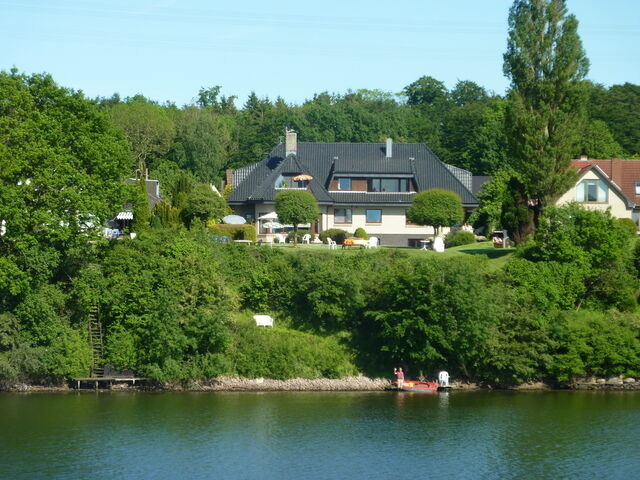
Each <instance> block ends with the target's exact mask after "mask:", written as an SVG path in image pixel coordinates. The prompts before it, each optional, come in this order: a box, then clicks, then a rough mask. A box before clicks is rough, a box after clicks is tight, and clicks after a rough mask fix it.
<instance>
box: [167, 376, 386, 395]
mask: <svg viewBox="0 0 640 480" xmlns="http://www.w3.org/2000/svg"><path fill="white" fill-rule="evenodd" d="M389 387H391V382H390V381H389V380H388V379H386V378H369V377H363V376H358V377H345V378H336V379H334V378H315V379H308V378H290V379H288V380H273V379H270V378H239V377H218V378H214V379H211V380H206V381H201V382H193V383H191V384H190V385H186V386H180V385H174V384H165V385H164V386H163V387H161V388H164V389H168V390H186V391H211V392H216V391H219V392H237V391H273V392H279V391H283V392H293V391H343V392H346V391H376V390H378V391H379V390H385V389H387V388H389Z"/></svg>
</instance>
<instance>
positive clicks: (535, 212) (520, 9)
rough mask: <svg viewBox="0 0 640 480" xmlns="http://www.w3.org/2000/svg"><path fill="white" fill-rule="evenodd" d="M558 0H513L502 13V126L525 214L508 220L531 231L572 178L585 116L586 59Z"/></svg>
mask: <svg viewBox="0 0 640 480" xmlns="http://www.w3.org/2000/svg"><path fill="white" fill-rule="evenodd" d="M577 30H578V20H577V19H576V18H575V16H573V15H568V14H567V8H566V5H565V0H516V1H515V2H514V4H513V6H512V7H511V10H510V12H509V38H508V42H507V51H506V53H505V54H504V67H503V69H504V73H505V75H506V76H507V77H508V78H509V79H510V80H511V91H510V93H509V103H508V106H507V111H506V118H505V120H506V131H507V137H508V141H509V147H510V152H511V161H512V164H513V167H514V168H515V170H516V171H517V172H518V173H519V174H520V179H521V181H522V183H521V187H520V189H521V190H522V191H519V192H513V193H514V195H513V196H514V198H526V199H527V205H526V206H527V207H528V211H529V214H528V216H527V218H526V220H524V221H522V220H521V221H520V222H518V224H517V225H512V226H511V228H512V230H513V231H514V232H515V233H517V236H518V237H520V238H524V237H526V235H527V234H529V233H532V232H533V231H534V230H535V227H536V226H537V223H538V217H539V215H540V213H541V212H542V210H543V209H544V207H545V206H546V205H549V204H551V203H553V202H554V201H555V200H556V199H557V198H558V197H559V196H560V195H561V194H562V193H564V192H565V191H566V190H567V189H568V188H570V187H571V185H572V184H573V182H574V181H575V172H573V171H572V169H571V168H570V160H571V156H572V152H573V150H574V149H575V145H576V143H577V141H578V140H579V132H580V129H581V126H582V124H583V122H584V116H585V105H586V89H585V88H584V85H583V82H582V81H583V79H584V78H585V76H586V74H587V72H588V69H589V61H588V59H587V58H586V56H585V52H584V49H583V48H582V42H581V40H580V37H579V36H578V31H577Z"/></svg>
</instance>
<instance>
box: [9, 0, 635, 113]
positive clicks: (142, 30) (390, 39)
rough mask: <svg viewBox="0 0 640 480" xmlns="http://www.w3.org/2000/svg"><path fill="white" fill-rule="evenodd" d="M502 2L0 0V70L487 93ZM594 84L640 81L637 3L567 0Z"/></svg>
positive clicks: (288, 91)
mask: <svg viewBox="0 0 640 480" xmlns="http://www.w3.org/2000/svg"><path fill="white" fill-rule="evenodd" d="M512 3H513V2H512V0H448V1H445V0H415V1H414V0H408V1H403V0H398V1H397V2H394V3H393V4H392V3H391V2H381V1H377V0H367V1H361V0H353V1H352V0H342V1H336V0H324V1H322V2H319V1H310V0H306V1H305V0H298V1H290V0H286V1H283V0H251V1H243V0H236V1H235V2H232V1H225V2H220V1H216V0H109V1H102V0H100V1H97V0H0V70H9V69H10V68H12V67H16V68H17V69H18V70H19V71H21V72H25V73H28V74H31V73H43V72H47V73H50V74H51V75H52V76H53V78H54V79H55V81H56V82H57V83H58V84H59V85H62V86H65V87H68V88H73V89H75V90H82V91H83V92H84V93H85V94H86V95H87V96H89V97H97V96H101V97H110V96H111V95H113V94H114V93H116V92H117V93H118V94H120V96H122V97H127V96H133V95H135V94H138V93H141V94H143V95H145V96H146V97H148V98H151V99H153V100H156V101H159V102H165V101H169V102H173V103H175V104H177V105H178V106H182V105H185V104H189V103H191V102H193V101H194V99H195V97H196V96H197V94H198V91H199V90H200V88H202V87H205V88H208V87H213V86H216V85H220V86H222V94H223V95H226V96H230V95H236V96H237V97H238V100H237V104H238V106H242V104H243V103H244V102H245V101H246V98H247V96H248V95H249V94H250V93H251V92H252V91H254V92H255V93H256V94H257V95H258V96H259V97H268V98H270V99H271V100H275V99H276V98H277V97H278V96H280V97H282V98H283V99H284V100H285V101H286V102H287V103H292V104H300V103H302V102H304V101H305V100H306V99H310V98H312V97H313V95H314V94H316V93H321V92H325V91H326V92H329V93H339V94H343V93H346V92H347V91H348V90H357V89H361V88H366V89H378V90H382V91H386V92H392V93H399V92H401V91H402V89H403V88H404V87H405V86H407V85H409V84H410V83H411V82H413V81H415V80H417V79H418V78H420V77H421V76H423V75H430V76H432V77H435V78H436V79H438V80H441V81H443V82H444V83H445V85H446V86H447V87H448V88H450V89H451V88H453V87H454V86H455V84H456V82H457V81H458V80H472V81H474V82H476V83H478V84H479V85H481V86H483V87H485V88H486V89H488V90H490V91H493V92H495V93H497V94H503V93H504V92H505V90H506V89H507V88H508V85H509V82H508V79H507V78H506V77H504V75H503V73H502V62H503V61H502V55H503V53H504V51H505V49H506V41H507V18H508V12H509V8H510V6H511V4H512ZM567 6H568V9H569V12H570V13H573V14H575V15H576V17H577V18H578V20H579V22H580V26H579V29H578V32H579V34H580V36H581V38H582V42H583V46H584V48H585V50H586V53H587V56H588V57H589V60H590V61H591V69H590V72H589V76H588V78H589V79H591V80H592V81H594V82H597V83H601V84H603V85H605V86H611V85H615V84H622V83H625V82H631V83H635V84H638V83H640V1H638V0H606V1H605V0H567Z"/></svg>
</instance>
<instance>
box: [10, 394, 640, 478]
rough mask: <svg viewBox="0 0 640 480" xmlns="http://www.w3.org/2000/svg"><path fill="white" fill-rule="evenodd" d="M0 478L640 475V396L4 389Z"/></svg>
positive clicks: (579, 476) (543, 476) (587, 476)
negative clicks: (36, 391)
mask: <svg viewBox="0 0 640 480" xmlns="http://www.w3.org/2000/svg"><path fill="white" fill-rule="evenodd" d="M0 478H2V479H26V478H29V479H32V478H64V479H68V478H78V479H80V478H82V479H84V478H92V479H107V478H108V479H115V478H141V479H182V478H194V479H200V478H216V479H226V478H229V479H349V480H355V479H385V480H389V479H405V478H406V479H409V478H411V479H413V478H429V479H431V478H435V479H440V478H442V479H445V478H446V479H511V478H513V479H553V480H557V479H591V478H593V479H618V478H619V479H625V480H626V479H635V478H640V393H633V392H626V393H625V392H540V393H515V392H468V393H462V392H460V393H458V392H453V393H450V394H438V395H425V394H411V393H395V392H374V393H371V392H367V393H364V392H363V393H360V392H357V393H330V392H294V393H271V392H269V393H99V394H96V393H87V392H83V393H73V394H28V395H22V394H0Z"/></svg>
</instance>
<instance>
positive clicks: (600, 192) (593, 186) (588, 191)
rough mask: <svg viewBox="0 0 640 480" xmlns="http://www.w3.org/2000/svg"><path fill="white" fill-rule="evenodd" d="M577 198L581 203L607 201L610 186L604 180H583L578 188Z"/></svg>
mask: <svg viewBox="0 0 640 480" xmlns="http://www.w3.org/2000/svg"><path fill="white" fill-rule="evenodd" d="M576 200H577V201H578V202H580V203H606V202H607V201H608V200H609V188H608V187H607V184H606V183H605V182H604V181H602V180H591V179H589V180H583V181H582V182H580V183H578V186H577V188H576Z"/></svg>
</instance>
